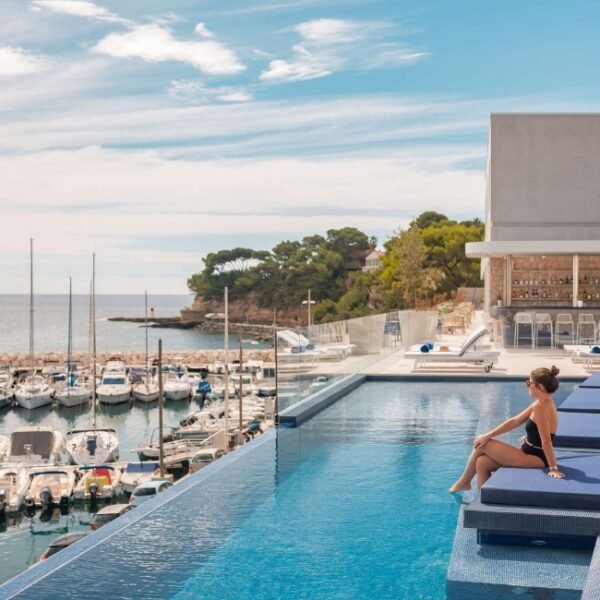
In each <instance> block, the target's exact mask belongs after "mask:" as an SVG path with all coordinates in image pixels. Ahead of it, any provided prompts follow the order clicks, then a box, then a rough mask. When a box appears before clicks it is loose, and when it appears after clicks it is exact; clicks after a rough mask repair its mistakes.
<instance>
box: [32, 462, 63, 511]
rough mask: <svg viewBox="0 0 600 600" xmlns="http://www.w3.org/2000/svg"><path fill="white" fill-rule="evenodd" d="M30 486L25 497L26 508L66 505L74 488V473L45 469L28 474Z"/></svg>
mask: <svg viewBox="0 0 600 600" xmlns="http://www.w3.org/2000/svg"><path fill="white" fill-rule="evenodd" d="M29 477H30V481H31V482H30V484H29V489H28V490H27V494H26V496H25V504H26V505H27V506H40V507H43V508H48V507H50V506H52V505H55V504H60V505H63V506H65V505H68V504H69V502H70V500H71V495H72V494H73V488H74V487H75V473H74V471H72V470H70V471H62V470H58V469H52V470H51V469H46V470H43V471H42V470H40V471H33V472H32V473H30V476H29Z"/></svg>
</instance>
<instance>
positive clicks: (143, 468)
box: [121, 461, 160, 494]
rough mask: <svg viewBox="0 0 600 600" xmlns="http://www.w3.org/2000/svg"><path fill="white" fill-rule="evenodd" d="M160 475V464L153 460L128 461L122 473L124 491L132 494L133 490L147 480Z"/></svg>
mask: <svg viewBox="0 0 600 600" xmlns="http://www.w3.org/2000/svg"><path fill="white" fill-rule="evenodd" d="M158 477H160V465H159V464H158V463H157V462H152V461H139V462H130V463H127V466H126V467H125V470H124V471H123V474H122V475H121V485H122V486H123V491H125V492H127V493H128V494H131V492H133V490H134V489H135V488H136V487H137V486H138V485H140V484H141V483H145V482H146V481H152V480H153V479H157V478H158Z"/></svg>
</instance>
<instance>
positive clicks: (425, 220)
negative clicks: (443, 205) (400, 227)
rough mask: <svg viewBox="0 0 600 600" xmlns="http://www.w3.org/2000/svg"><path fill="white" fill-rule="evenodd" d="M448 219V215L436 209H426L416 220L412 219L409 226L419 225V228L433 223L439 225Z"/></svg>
mask: <svg viewBox="0 0 600 600" xmlns="http://www.w3.org/2000/svg"><path fill="white" fill-rule="evenodd" d="M445 221H448V217H447V216H446V215H443V214H441V213H439V212H435V210H426V211H425V212H423V213H421V214H420V215H419V216H418V217H417V218H416V219H415V220H414V221H411V223H410V225H409V228H412V227H417V228H419V229H425V228H426V227H430V226H431V225H437V224H439V223H443V222H445Z"/></svg>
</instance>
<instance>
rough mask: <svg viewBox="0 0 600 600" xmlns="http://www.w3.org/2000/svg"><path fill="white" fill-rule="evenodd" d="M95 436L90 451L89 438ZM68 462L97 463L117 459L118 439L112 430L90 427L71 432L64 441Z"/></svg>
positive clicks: (79, 463)
mask: <svg viewBox="0 0 600 600" xmlns="http://www.w3.org/2000/svg"><path fill="white" fill-rule="evenodd" d="M92 437H94V438H96V443H95V445H94V447H93V452H90V448H91V446H90V443H89V439H90V438H92ZM65 450H66V452H67V455H68V457H69V462H70V463H71V464H74V465H98V464H104V463H110V462H115V461H117V460H119V440H118V438H117V435H116V433H115V432H114V431H113V430H101V429H96V430H93V429H90V430H87V431H77V432H73V433H71V434H70V435H69V436H68V437H67V440H66V442H65Z"/></svg>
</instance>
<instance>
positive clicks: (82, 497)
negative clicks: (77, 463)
mask: <svg viewBox="0 0 600 600" xmlns="http://www.w3.org/2000/svg"><path fill="white" fill-rule="evenodd" d="M79 472H80V474H81V478H80V479H79V481H78V482H77V484H76V486H75V489H74V490H73V500H76V501H80V502H81V501H83V502H85V501H88V500H110V499H111V498H114V497H115V496H118V495H119V494H120V493H121V491H122V489H123V487H122V485H121V471H120V470H119V469H115V468H114V467H111V466H110V465H90V466H87V467H81V468H80V469H79Z"/></svg>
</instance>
